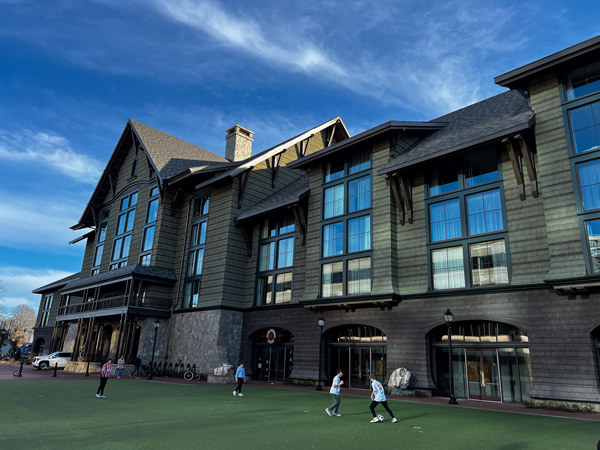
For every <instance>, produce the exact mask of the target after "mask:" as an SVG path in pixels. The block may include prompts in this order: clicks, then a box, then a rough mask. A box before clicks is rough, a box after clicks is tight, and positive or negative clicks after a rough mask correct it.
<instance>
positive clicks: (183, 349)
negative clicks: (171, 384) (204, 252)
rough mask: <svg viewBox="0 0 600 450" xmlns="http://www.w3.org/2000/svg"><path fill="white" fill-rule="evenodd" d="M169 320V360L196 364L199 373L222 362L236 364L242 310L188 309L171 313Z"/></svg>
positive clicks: (208, 371)
mask: <svg viewBox="0 0 600 450" xmlns="http://www.w3.org/2000/svg"><path fill="white" fill-rule="evenodd" d="M172 320H173V329H172V330H171V341H170V344H169V361H175V362H176V361H178V360H182V361H183V362H184V364H190V365H192V364H196V367H197V368H198V371H199V372H202V373H212V372H213V370H214V369H215V368H216V367H219V366H221V365H223V364H224V363H228V364H231V365H232V366H234V367H237V364H238V361H239V357H240V338H241V333H242V313H241V312H236V311H227V310H214V311H198V312H187V313H182V314H176V315H174V316H173V319H172Z"/></svg>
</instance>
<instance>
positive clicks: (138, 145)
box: [129, 126, 140, 156]
mask: <svg viewBox="0 0 600 450" xmlns="http://www.w3.org/2000/svg"><path fill="white" fill-rule="evenodd" d="M129 130H130V131H131V140H132V141H133V147H134V148H135V155H136V156H137V154H138V150H139V148H140V144H139V141H138V140H137V139H136V137H135V133H134V132H133V126H130V127H129Z"/></svg>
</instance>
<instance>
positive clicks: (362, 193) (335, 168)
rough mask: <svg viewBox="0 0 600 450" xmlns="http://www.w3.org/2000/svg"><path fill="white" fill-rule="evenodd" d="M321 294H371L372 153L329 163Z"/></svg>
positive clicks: (324, 212)
mask: <svg viewBox="0 0 600 450" xmlns="http://www.w3.org/2000/svg"><path fill="white" fill-rule="evenodd" d="M324 172H325V174H324V177H323V190H322V192H323V207H322V209H323V216H322V217H323V219H322V221H321V297H342V296H347V295H365V294H370V293H371V282H372V278H373V277H372V261H371V259H372V251H371V250H372V245H371V204H372V197H371V190H372V188H371V152H370V151H368V150H367V151H362V152H358V153H355V154H354V155H351V156H350V157H349V158H348V159H345V160H338V161H336V162H335V163H329V164H326V165H325V170H324Z"/></svg>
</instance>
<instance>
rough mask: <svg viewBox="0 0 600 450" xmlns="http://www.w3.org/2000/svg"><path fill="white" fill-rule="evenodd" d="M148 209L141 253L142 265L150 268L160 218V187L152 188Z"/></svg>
mask: <svg viewBox="0 0 600 450" xmlns="http://www.w3.org/2000/svg"><path fill="white" fill-rule="evenodd" d="M148 197H149V198H148V208H147V210H146V224H145V225H144V235H143V237H142V248H141V251H140V264H142V265H143V266H149V265H150V261H151V260H152V247H153V246H154V230H155V229H156V218H157V216H158V204H159V201H160V198H159V196H158V187H157V186H154V187H152V188H150V194H149V196H148Z"/></svg>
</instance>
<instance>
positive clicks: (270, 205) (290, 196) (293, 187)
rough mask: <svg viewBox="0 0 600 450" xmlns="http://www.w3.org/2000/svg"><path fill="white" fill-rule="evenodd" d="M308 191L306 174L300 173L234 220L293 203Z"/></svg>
mask: <svg viewBox="0 0 600 450" xmlns="http://www.w3.org/2000/svg"><path fill="white" fill-rule="evenodd" d="M309 192H310V188H309V182H308V175H306V174H302V175H301V176H300V177H298V178H297V179H296V180H294V181H292V182H291V183H290V184H288V185H286V186H284V187H283V188H281V189H279V190H278V191H276V192H274V193H273V194H271V195H269V196H268V197H267V198H265V199H263V200H261V201H260V202H258V203H256V204H255V205H254V206H252V207H250V208H248V209H247V210H246V211H244V212H243V213H242V214H240V215H239V216H237V217H236V218H235V221H236V222H239V221H242V220H248V219H252V218H255V217H258V216H261V215H263V214H266V213H268V212H271V211H276V210H278V209H281V208H285V207H287V206H290V205H293V204H294V203H297V202H299V201H300V200H302V199H303V198H306V197H307V196H308V194H309Z"/></svg>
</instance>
